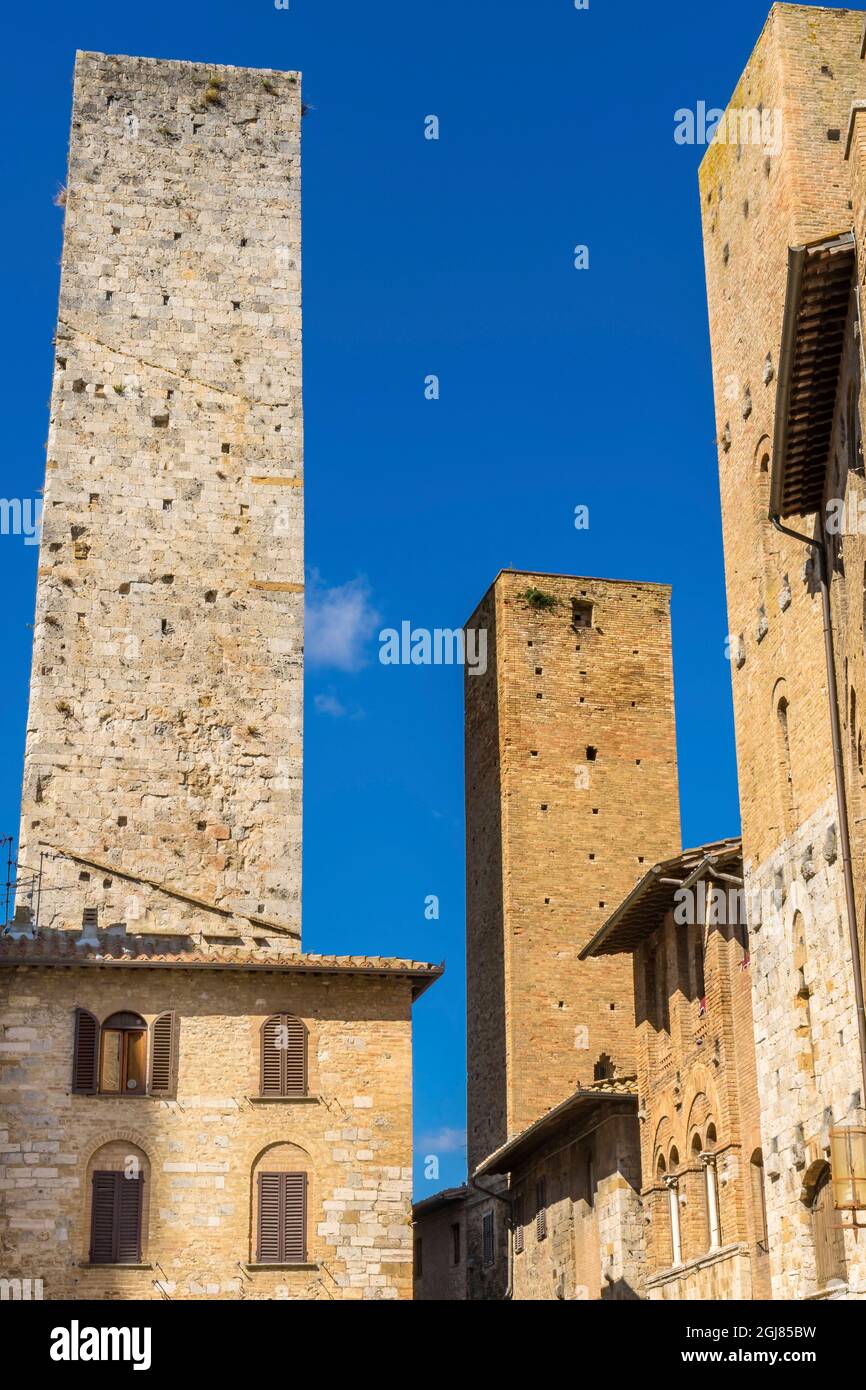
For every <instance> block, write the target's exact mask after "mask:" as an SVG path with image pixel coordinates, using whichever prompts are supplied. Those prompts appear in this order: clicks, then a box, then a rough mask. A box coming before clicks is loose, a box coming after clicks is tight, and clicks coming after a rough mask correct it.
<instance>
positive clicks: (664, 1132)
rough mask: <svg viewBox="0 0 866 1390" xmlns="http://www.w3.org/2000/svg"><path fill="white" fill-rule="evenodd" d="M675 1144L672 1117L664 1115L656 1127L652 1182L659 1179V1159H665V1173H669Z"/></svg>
mask: <svg viewBox="0 0 866 1390" xmlns="http://www.w3.org/2000/svg"><path fill="white" fill-rule="evenodd" d="M673 1143H674V1127H673V1125H672V1124H671V1121H670V1117H669V1116H668V1115H662V1116H661V1117H660V1118H659V1122H658V1124H657V1125H656V1132H655V1136H654V1138H653V1150H652V1174H651V1180H652V1182H655V1181H656V1178H657V1175H658V1166H659V1159H660V1158H663V1159H664V1162H665V1172H668V1171H669V1167H670V1165H669V1162H668V1158H669V1154H670V1149H671V1145H672V1144H673Z"/></svg>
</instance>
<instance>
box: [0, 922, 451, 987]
mask: <svg viewBox="0 0 866 1390" xmlns="http://www.w3.org/2000/svg"><path fill="white" fill-rule="evenodd" d="M4 965H34V966H67V967H68V966H74V965H75V966H82V965H83V966H91V967H97V968H106V967H115V968H117V967H120V968H122V969H125V968H129V967H138V968H139V969H142V968H143V969H166V968H174V969H180V970H186V969H204V970H248V971H249V970H256V971H258V970H279V971H286V972H291V973H298V974H300V973H308V974H355V975H380V976H382V975H392V976H400V975H403V976H406V975H408V976H411V977H412V979H413V980H414V981H415V991H414V992H415V996H416V997H417V996H418V995H419V994H420V993H421V991H422V990H423V989H426V988H427V986H428V985H430V984H432V983H433V981H434V980H436V979H438V978H439V976H440V975H441V974H442V972H443V970H444V965H431V964H429V963H428V962H426V961H417V960H407V959H403V958H401V957H397V956H324V955H314V954H311V953H305V954H301V953H300V952H294V953H292V952H289V951H286V950H284V949H282V943H280V947H269V946H265V945H262V944H254V943H253V942H251V941H249V940H247V939H245V938H240V939H239V944H238V945H237V946H227V945H220V946H218V947H215V946H211V945H209V944H208V943H207V941H206V939H205V938H204V937H203V936H202V937H198V936H188V937H176V936H170V937H166V938H165V939H164V940H162V939H160V938H159V937H158V936H156V935H152V936H147V937H145V936H134V935H132V934H131V933H116V934H115V933H110V932H105V933H94V932H91V933H90V934H87V935H86V934H85V933H84V932H77V931H53V930H49V931H41V932H39V933H38V934H37V935H36V936H23V935H14V936H13V935H3V936H0V966H4Z"/></svg>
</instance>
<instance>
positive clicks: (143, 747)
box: [19, 53, 303, 931]
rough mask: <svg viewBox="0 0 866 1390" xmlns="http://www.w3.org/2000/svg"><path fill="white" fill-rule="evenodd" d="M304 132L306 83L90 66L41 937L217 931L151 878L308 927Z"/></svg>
mask: <svg viewBox="0 0 866 1390" xmlns="http://www.w3.org/2000/svg"><path fill="white" fill-rule="evenodd" d="M300 117H301V106H300V84H299V79H298V76H297V75H296V74H293V73H278V72H258V71H251V70H247V69H241V68H230V67H217V68H213V67H208V66H204V65H198V64H195V63H186V62H164V61H162V60H153V59H140V58H122V57H107V56H105V55H102V54H96V53H80V54H79V55H78V58H77V63H76V76H75V96H74V108H73V117H72V132H71V141H70V153H69V180H68V189H67V194H66V211H65V219H66V225H65V233H64V243H63V260H62V279H61V289H60V306H59V313H58V327H57V339H56V357H55V368H54V383H53V390H52V400H51V424H50V431H49V438H48V459H47V470H46V486H45V512H44V526H43V535H42V543H41V551H40V567H39V581H38V593H37V609H36V625H35V634H34V653H33V671H32V680H31V692H30V710H29V718H28V726H27V742H26V754H25V774H24V794H23V807H22V817H21V849H20V858H21V860H22V862H23V863H24V864H25V865H27V866H28V867H30V868H36V867H38V864H39V861H40V854H41V853H43V852H47V853H48V856H49V857H48V858H46V860H45V861H44V862H45V874H44V877H43V893H42V899H41V914H40V916H41V923H42V925H44V926H48V925H56V926H62V925H73V926H77V925H80V922H81V916H82V909H83V907H85V906H91V907H93V906H96V907H98V909H99V919H100V925H103V924H105V925H110V924H111V923H112V922H116V921H127V922H129V924H130V926H133V927H134V928H135V929H136V930H148V931H150V930H159V929H160V928H162V927H166V926H169V925H171V926H173V927H174V928H177V925H178V923H181V924H184V923H187V924H191V923H193V922H195V923H198V924H199V925H201V923H202V921H203V920H204V921H208V917H207V914H204V916H203V914H202V912H201V911H200V910H199V908H198V906H197V905H196V904H194V903H193V904H190V903H187V902H185V901H184V900H182V899H180V898H177V897H174V898H166V897H165V896H164V895H162V894H160V893H158V892H152V891H150V889H148V888H146V887H142V886H141V885H140V884H139V883H138V882H137V880H138V879H146V880H150V881H151V882H155V883H158V884H169V885H171V886H173V887H174V888H176V889H178V890H179V891H181V892H182V893H184V894H187V895H190V896H191V897H192V898H195V899H200V900H202V901H204V902H207V903H213V904H216V905H218V906H220V907H222V908H223V909H230V910H232V911H237V912H240V913H246V914H249V915H251V916H253V917H254V918H255V917H261V918H263V919H269V920H273V921H275V922H277V923H280V924H282V925H284V926H291V927H293V928H295V929H296V930H298V929H299V926H300V880H301V740H302V683H303V492H302V485H303V467H302V457H303V455H302V448H303V445H302V403H301V307H300V168H299V151H300ZM46 847H49V848H48V849H46ZM58 848H59V849H62V850H65V851H71V852H73V853H75V854H77V855H80V856H84V857H85V858H89V859H92V860H94V861H95V862H96V863H97V864H102V865H107V866H109V868H111V867H113V868H115V869H116V870H117V872H118V874H120V873H124V874H127V875H129V876H130V877H125V878H120V877H116V878H115V877H113V876H112V874H111V873H110V872H107V871H105V870H104V869H103V870H100V869H92V868H89V867H88V866H87V865H82V864H80V863H76V862H73V861H71V860H69V859H67V858H65V857H62V856H61V857H57V858H54V857H51V852H52V851H54V850H56V849H58ZM20 901H21V894H19V902H20ZM217 920H218V919H217Z"/></svg>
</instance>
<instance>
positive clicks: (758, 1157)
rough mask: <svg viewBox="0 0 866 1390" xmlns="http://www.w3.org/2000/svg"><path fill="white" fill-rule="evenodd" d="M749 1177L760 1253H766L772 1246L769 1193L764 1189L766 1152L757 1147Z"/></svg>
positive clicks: (750, 1164) (750, 1163)
mask: <svg viewBox="0 0 866 1390" xmlns="http://www.w3.org/2000/svg"><path fill="white" fill-rule="evenodd" d="M749 1178H750V1180H751V1186H752V1210H753V1212H754V1219H755V1236H756V1240H757V1246H758V1254H759V1255H766V1254H767V1251H768V1250H769V1248H770V1244H769V1237H768V1234H767V1194H766V1192H765V1191H764V1154H763V1151H762V1150H761V1149H755V1152H754V1153H753V1154H752V1157H751V1160H750V1162H749Z"/></svg>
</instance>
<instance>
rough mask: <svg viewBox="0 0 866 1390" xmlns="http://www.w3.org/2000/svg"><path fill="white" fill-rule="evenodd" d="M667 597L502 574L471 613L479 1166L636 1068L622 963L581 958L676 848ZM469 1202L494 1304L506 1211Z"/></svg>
mask: <svg viewBox="0 0 866 1390" xmlns="http://www.w3.org/2000/svg"><path fill="white" fill-rule="evenodd" d="M669 605H670V590H669V589H668V588H667V587H666V586H664V585H658V584H644V583H629V582H625V581H615V580H601V579H583V578H577V577H572V576H568V575H545V574H537V573H527V572H524V571H513V570H506V571H503V572H502V573H500V574H499V575H498V577H497V578H496V580H495V581H494V583H493V585H492V586H491V588H490V589H489V590H488V592H487V594H486V595H485V597H484V598H483V600H482V601H481V603H480V604H479V606H478V608H477V609H476V611H475V613H474V614H473V615H472V618H471V619H470V622H469V624H468V626H469V627H470V628H483V629H484V630H486V633H487V654H488V659H487V671H486V674H484V675H469V674H468V672H467V675H466V678H465V703H466V825H467V830H466V857H467V1045H468V1046H467V1055H468V1102H467V1108H468V1161H469V1173H470V1174H472V1173H474V1172H475V1171H476V1170H477V1169H478V1168H479V1166H480V1165H481V1164H482V1163H484V1162H485V1161H486V1160H487V1159H489V1157H490V1156H491V1154H493V1153H494V1152H495V1151H497V1150H500V1149H501V1148H502V1146H503V1145H504V1144H506V1143H507V1142H508V1141H509V1140H511V1139H514V1138H515V1137H516V1136H518V1135H519V1134H521V1133H523V1131H524V1130H526V1129H527V1128H528V1127H529V1126H530V1125H532V1124H533V1123H534V1122H535V1121H536V1120H537V1119H539V1118H540V1117H541V1116H542V1115H544V1114H545V1113H546V1112H547V1111H549V1110H551V1109H552V1108H553V1107H554V1106H558V1105H559V1104H560V1103H561V1102H562V1101H564V1100H565V1099H567V1098H568V1097H570V1096H571V1095H572V1094H573V1093H574V1092H575V1091H576V1090H581V1089H582V1088H585V1087H586V1086H589V1085H591V1084H592V1083H593V1082H594V1081H595V1080H599V1079H604V1078H606V1077H611V1076H625V1075H629V1074H631V1073H633V1071H634V1060H635V1050H634V1025H633V1016H632V998H631V970H630V967H629V965H628V963H627V962H624V961H623V962H620V961H618V960H614V961H606V962H604V963H603V964H601V965H599V963H597V962H595V961H590V962H587V963H581V962H579V961H578V959H577V952H578V950H579V949H580V947H581V946H582V945H584V944H585V943H586V942H587V941H588V940H589V938H590V937H591V936H592V935H593V934H594V932H595V930H596V928H597V926H598V925H600V924H601V923H602V922H603V921H604V920H605V917H606V916H607V915H608V913H609V912H610V909H611V906H612V904H613V903H615V902H618V901H619V899H620V898H621V897H622V896H623V895H624V894H625V893H626V892H627V891H628V890H629V889H630V888H631V887H632V886H633V884H634V882H635V881H636V879H637V878H639V877H640V875H641V873H642V872H643V871H642V869H641V865H642V864H644V863H651V862H653V860H654V859H656V858H658V857H660V856H663V855H670V854H672V853H675V852H676V851H677V850H678V849H679V845H680V841H679V813H678V801H677V770H676V768H677V764H676V743H675V733H674V699H673V673H672V666H671V637H670V606H669ZM623 845H628V846H629V852H628V853H625V854H624V853H623ZM488 1185H490V1184H488ZM494 1186H495V1185H494ZM472 1213H473V1216H472V1219H470V1221H469V1229H468V1233H467V1238H468V1248H469V1257H470V1261H471V1268H472V1270H473V1271H475V1273H476V1277H475V1282H474V1285H473V1295H472V1296H474V1297H479V1298H500V1297H502V1296H503V1295H504V1292H505V1289H506V1285H507V1264H508V1259H507V1256H508V1246H509V1241H508V1230H507V1221H506V1220H505V1219H504V1216H505V1211H504V1208H503V1207H502V1204H501V1203H500V1202H499V1201H498V1200H497V1199H496V1198H495V1197H493V1198H488V1199H485V1198H483V1197H482V1196H479V1195H478V1194H477V1193H476V1194H475V1198H473V1202H472ZM485 1220H486V1221H487V1227H488V1237H487V1238H488V1246H487V1251H488V1253H489V1227H490V1225H491V1223H492V1226H493V1229H494V1233H495V1251H496V1258H495V1259H494V1260H492V1261H491V1260H489V1259H487V1258H486V1257H485V1246H484V1225H485Z"/></svg>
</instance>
